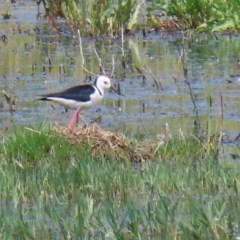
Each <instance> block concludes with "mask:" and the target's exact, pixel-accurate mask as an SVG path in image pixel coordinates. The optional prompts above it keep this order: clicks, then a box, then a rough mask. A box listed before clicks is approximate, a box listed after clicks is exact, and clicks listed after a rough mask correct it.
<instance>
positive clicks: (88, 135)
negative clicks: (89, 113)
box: [54, 124, 151, 162]
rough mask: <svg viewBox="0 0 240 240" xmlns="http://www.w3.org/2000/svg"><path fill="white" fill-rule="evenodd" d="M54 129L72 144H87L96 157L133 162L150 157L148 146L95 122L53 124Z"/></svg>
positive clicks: (142, 160)
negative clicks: (106, 129)
mask: <svg viewBox="0 0 240 240" xmlns="http://www.w3.org/2000/svg"><path fill="white" fill-rule="evenodd" d="M54 129H55V131H56V132H57V134H59V135H60V136H61V137H65V138H67V139H68V140H69V141H70V142H71V143H72V144H79V145H81V146H84V144H87V145H88V146H90V148H91V154H92V155H93V156H96V157H97V156H104V157H106V158H114V159H118V160H122V159H128V160H131V161H134V162H136V161H137V162H144V161H145V160H146V159H147V158H150V157H151V153H150V149H149V148H143V147H142V144H140V145H139V147H138V145H137V144H134V143H133V142H132V141H130V140H129V139H127V138H126V137H125V136H124V135H123V134H121V133H113V132H110V131H105V130H103V129H102V128H100V127H99V126H98V125H95V124H91V125H84V126H77V127H75V128H74V129H69V128H68V127H64V126H55V127H54ZM140 146H141V147H140Z"/></svg>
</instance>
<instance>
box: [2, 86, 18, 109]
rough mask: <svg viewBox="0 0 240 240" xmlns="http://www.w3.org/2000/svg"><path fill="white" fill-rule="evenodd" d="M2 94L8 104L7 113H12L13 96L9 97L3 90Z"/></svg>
mask: <svg viewBox="0 0 240 240" xmlns="http://www.w3.org/2000/svg"><path fill="white" fill-rule="evenodd" d="M2 92H3V95H4V97H5V99H6V102H7V104H8V108H9V111H10V112H14V111H15V110H16V107H15V106H16V103H15V96H13V95H10V94H9V93H7V92H6V91H5V90H3V91H2Z"/></svg>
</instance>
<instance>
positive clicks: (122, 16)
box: [48, 0, 140, 36]
mask: <svg viewBox="0 0 240 240" xmlns="http://www.w3.org/2000/svg"><path fill="white" fill-rule="evenodd" d="M48 4H49V9H50V11H51V12H53V13H55V14H57V13H59V12H60V13H61V14H58V15H62V16H64V17H65V18H66V19H67V20H68V21H69V23H70V25H71V26H72V27H73V28H79V29H80V30H81V33H82V34H83V35H94V36H96V35H110V36H116V35H120V34H121V31H122V28H123V30H132V29H134V28H135V27H136V25H137V24H138V13H139V8H140V5H139V4H138V3H137V1H136V0H124V1H120V0H101V1H95V0H89V1H76V0H65V1H61V2H58V1H52V0H48Z"/></svg>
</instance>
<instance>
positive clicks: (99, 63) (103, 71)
mask: <svg viewBox="0 0 240 240" xmlns="http://www.w3.org/2000/svg"><path fill="white" fill-rule="evenodd" d="M92 46H93V50H94V52H95V54H96V56H97V59H98V66H99V69H100V73H101V74H104V75H106V73H105V70H104V67H103V65H102V59H101V58H100V57H99V54H98V52H97V50H96V48H95V45H94V44H93V45H92Z"/></svg>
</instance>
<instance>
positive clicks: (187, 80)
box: [177, 45, 200, 124]
mask: <svg viewBox="0 0 240 240" xmlns="http://www.w3.org/2000/svg"><path fill="white" fill-rule="evenodd" d="M177 49H178V53H179V55H180V59H181V64H182V69H183V76H184V78H185V82H186V83H187V86H188V89H189V93H190V97H191V101H192V104H193V107H194V112H195V114H196V117H197V121H198V124H199V123H200V121H199V116H198V110H197V105H196V102H195V99H194V97H193V91H192V87H191V84H190V81H189V79H188V71H187V68H185V62H184V61H185V49H184V46H183V45H182V52H181V49H180V47H179V45H177Z"/></svg>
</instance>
